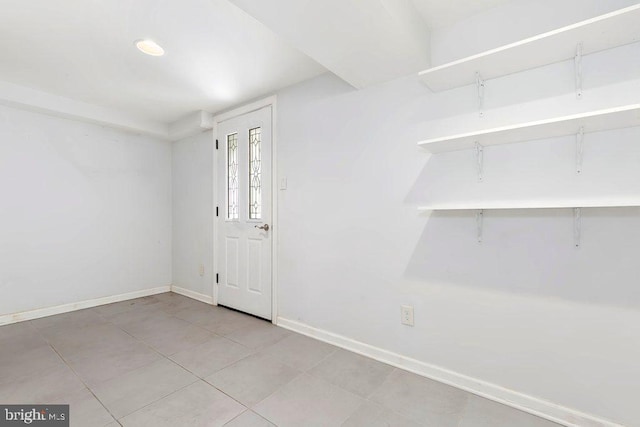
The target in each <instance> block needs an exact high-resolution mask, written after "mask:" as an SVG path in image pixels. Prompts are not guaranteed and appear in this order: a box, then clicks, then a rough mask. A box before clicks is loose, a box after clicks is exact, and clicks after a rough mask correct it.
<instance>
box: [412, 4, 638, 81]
mask: <svg viewBox="0 0 640 427" xmlns="http://www.w3.org/2000/svg"><path fill="white" fill-rule="evenodd" d="M637 41H640V4H638V5H634V6H631V7H627V8H624V9H620V10H617V11H615V12H611V13H607V14H606V15H601V16H598V17H595V18H592V19H588V20H586V21H582V22H579V23H577V24H573V25H569V26H567V27H562V28H559V29H557V30H553V31H549V32H547V33H544V34H540V35H537V36H534V37H530V38H528V39H524V40H521V41H519V42H516V43H512V44H508V45H505V46H502V47H499V48H496V49H492V50H488V51H486V52H483V53H479V54H477V55H473V56H469V57H467V58H463V59H460V60H457V61H453V62H449V63H447V64H444V65H440V66H437V67H434V68H429V69H427V70H424V71H422V72H420V77H421V78H422V81H423V82H424V83H425V84H426V85H427V86H428V87H429V88H430V89H431V90H432V91H435V92H440V91H443V90H446V89H452V88H455V87H460V86H465V85H468V84H471V83H475V82H476V73H479V74H480V76H481V77H482V78H483V79H484V80H488V79H493V78H496V77H501V76H506V75H508V74H512V73H516V72H519V71H524V70H528V69H531V68H537V67H540V66H543V65H548V64H553V63H556V62H561V61H565V60H567V59H571V58H573V57H574V56H575V55H576V47H577V45H578V43H583V50H582V54H583V55H587V54H590V53H594V52H599V51H601V50H606V49H611V48H614V47H617V46H622V45H625V44H629V43H633V42H637Z"/></svg>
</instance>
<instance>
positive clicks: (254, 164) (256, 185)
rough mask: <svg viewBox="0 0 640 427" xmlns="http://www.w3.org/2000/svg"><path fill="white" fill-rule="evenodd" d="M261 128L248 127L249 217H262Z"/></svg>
mask: <svg viewBox="0 0 640 427" xmlns="http://www.w3.org/2000/svg"><path fill="white" fill-rule="evenodd" d="M261 132H262V129H261V128H254V129H249V219H261V218H262V176H261V175H262V165H261V160H262V155H261V142H262V133H261Z"/></svg>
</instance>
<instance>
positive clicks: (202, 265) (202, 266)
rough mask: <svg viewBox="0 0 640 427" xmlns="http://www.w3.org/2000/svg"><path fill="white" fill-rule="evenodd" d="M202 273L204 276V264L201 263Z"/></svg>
mask: <svg viewBox="0 0 640 427" xmlns="http://www.w3.org/2000/svg"><path fill="white" fill-rule="evenodd" d="M199 271H200V275H201V276H204V264H200V270H199Z"/></svg>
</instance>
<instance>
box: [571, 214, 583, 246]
mask: <svg viewBox="0 0 640 427" xmlns="http://www.w3.org/2000/svg"><path fill="white" fill-rule="evenodd" d="M581 229H582V212H581V211H580V208H573V243H574V244H575V245H576V248H579V247H580V234H581V231H582V230H581Z"/></svg>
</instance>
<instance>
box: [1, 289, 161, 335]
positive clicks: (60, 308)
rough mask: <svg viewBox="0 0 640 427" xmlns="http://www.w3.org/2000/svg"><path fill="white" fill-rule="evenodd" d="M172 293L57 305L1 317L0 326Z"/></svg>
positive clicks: (149, 291) (145, 293)
mask: <svg viewBox="0 0 640 427" xmlns="http://www.w3.org/2000/svg"><path fill="white" fill-rule="evenodd" d="M169 291H171V286H169V285H167V286H160V287H157V288H151V289H143V290H141V291H134V292H128V293H126V294H120V295H113V296H108V297H102V298H96V299H90V300H86V301H80V302H73V303H70V304H63V305H57V306H55V307H47V308H38V309H36V310H30V311H23V312H20V313H13V314H3V315H0V326H2V325H8V324H11V323H17V322H22V321H25V320H33V319H39V318H41V317H46V316H53V315H54V314H62V313H68V312H70V311H76V310H82V309H84V308H91V307H97V306H99V305H105V304H111V303H114V302H120V301H126V300H130V299H134V298H141V297H146V296H149V295H156V294H161V293H164V292H169Z"/></svg>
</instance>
